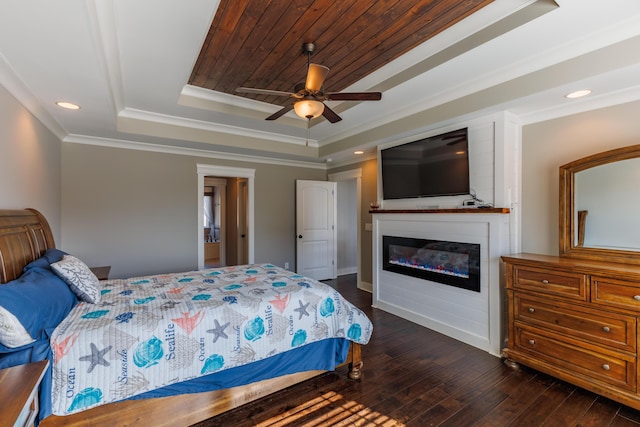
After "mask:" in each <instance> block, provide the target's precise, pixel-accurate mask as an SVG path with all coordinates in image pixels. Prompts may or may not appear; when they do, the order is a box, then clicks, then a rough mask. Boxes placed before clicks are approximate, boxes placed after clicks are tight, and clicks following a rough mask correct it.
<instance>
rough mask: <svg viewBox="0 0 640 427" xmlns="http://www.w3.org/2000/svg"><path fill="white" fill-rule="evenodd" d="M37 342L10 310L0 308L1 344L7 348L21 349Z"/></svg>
mask: <svg viewBox="0 0 640 427" xmlns="http://www.w3.org/2000/svg"><path fill="white" fill-rule="evenodd" d="M34 341H35V340H34V339H33V338H31V335H29V332H27V330H26V329H25V328H24V326H22V323H20V321H19V320H18V318H17V317H16V316H14V315H13V313H11V312H10V311H9V310H7V309H6V308H4V307H2V306H0V342H1V343H2V345H4V346H5V347H10V348H14V347H20V346H23V345H27V344H31V343H32V342H34Z"/></svg>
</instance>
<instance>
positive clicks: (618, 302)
mask: <svg viewBox="0 0 640 427" xmlns="http://www.w3.org/2000/svg"><path fill="white" fill-rule="evenodd" d="M591 289H592V290H591V293H592V296H591V302H593V303H596V304H602V305H607V306H610V307H619V308H624V309H628V310H634V311H640V284H638V283H636V282H627V281H624V280H616V279H608V278H605V277H598V276H592V277H591Z"/></svg>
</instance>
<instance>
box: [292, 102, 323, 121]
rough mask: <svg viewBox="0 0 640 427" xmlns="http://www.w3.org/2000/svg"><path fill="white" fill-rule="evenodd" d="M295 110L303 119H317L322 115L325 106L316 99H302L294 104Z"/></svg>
mask: <svg viewBox="0 0 640 427" xmlns="http://www.w3.org/2000/svg"><path fill="white" fill-rule="evenodd" d="M305 98H306V97H305ZM293 109H294V110H295V112H296V114H297V115H298V116H300V117H302V118H303V119H315V118H316V117H320V116H321V115H322V112H323V111H324V104H323V103H322V102H320V101H316V100H315V99H301V100H300V101H297V102H296V103H295V104H293Z"/></svg>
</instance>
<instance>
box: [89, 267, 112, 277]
mask: <svg viewBox="0 0 640 427" xmlns="http://www.w3.org/2000/svg"><path fill="white" fill-rule="evenodd" d="M90 270H91V271H92V272H93V274H95V275H96V277H97V278H98V280H108V279H109V272H110V271H111V266H110V265H107V266H105V267H90Z"/></svg>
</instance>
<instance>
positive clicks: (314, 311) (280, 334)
mask: <svg viewBox="0 0 640 427" xmlns="http://www.w3.org/2000/svg"><path fill="white" fill-rule="evenodd" d="M100 285H101V287H102V289H101V294H102V296H101V299H100V302H99V303H98V304H95V305H94V304H89V303H80V304H78V305H77V306H76V307H75V308H74V309H73V311H72V312H71V313H70V314H69V316H68V317H67V318H66V319H65V320H63V321H62V322H61V323H60V325H59V326H58V327H57V328H56V329H55V331H54V332H53V334H52V336H51V344H52V348H53V353H54V364H53V387H52V403H53V413H54V414H56V415H66V414H71V413H74V412H79V411H82V410H84V409H88V408H91V407H94V406H97V405H101V404H105V403H109V402H114V401H118V400H122V399H126V398H129V397H131V396H135V395H138V394H141V393H144V392H146V391H149V390H152V389H155V388H159V387H163V386H166V385H169V384H174V383H177V382H181V381H185V380H189V379H192V378H196V377H199V376H202V375H206V374H209V373H213V372H218V371H221V370H224V369H228V368H232V367H236V366H241V365H243V364H247V363H251V362H254V361H257V360H261V359H264V358H267V357H269V356H271V355H274V354H277V353H281V352H285V351H288V350H291V349H295V348H296V347H299V346H303V345H305V344H309V343H312V342H316V341H320V340H323V339H326V338H334V337H344V338H347V339H349V340H351V341H354V342H357V343H360V344H366V343H367V342H368V341H369V338H370V337H371V333H372V329H373V326H372V324H371V322H370V321H369V319H368V318H367V317H366V315H365V314H364V313H362V312H361V311H360V310H359V309H357V308H356V307H354V306H353V305H352V304H351V303H349V302H348V301H347V300H345V299H344V298H343V297H342V296H341V295H340V294H339V293H338V292H337V291H336V290H335V289H333V288H331V287H330V286H328V285H325V284H323V283H320V282H318V281H315V280H313V279H309V278H306V277H304V276H300V275H298V274H295V273H292V272H290V271H287V270H283V269H281V268H278V267H276V266H274V265H271V264H261V265H245V266H233V267H225V268H220V269H211V270H201V271H192V272H187V273H179V274H171V275H156V276H145V277H137V278H133V279H126V280H123V279H116V280H108V281H103V282H101V283H100Z"/></svg>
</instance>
